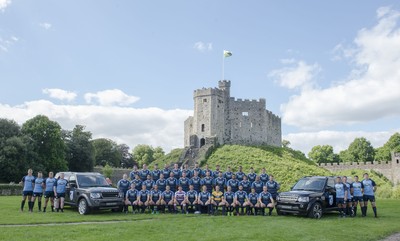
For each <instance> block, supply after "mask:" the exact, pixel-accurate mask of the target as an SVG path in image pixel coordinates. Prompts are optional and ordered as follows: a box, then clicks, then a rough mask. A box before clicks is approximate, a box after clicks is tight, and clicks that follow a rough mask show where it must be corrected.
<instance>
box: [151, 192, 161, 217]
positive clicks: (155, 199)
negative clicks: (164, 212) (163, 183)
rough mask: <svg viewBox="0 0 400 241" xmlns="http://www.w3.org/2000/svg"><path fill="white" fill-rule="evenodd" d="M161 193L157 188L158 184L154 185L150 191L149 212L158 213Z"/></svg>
mask: <svg viewBox="0 0 400 241" xmlns="http://www.w3.org/2000/svg"><path fill="white" fill-rule="evenodd" d="M161 195H162V192H161V191H160V190H158V186H157V185H154V186H153V189H152V190H151V191H150V202H149V205H150V208H151V214H154V213H156V214H158V210H160V206H161Z"/></svg>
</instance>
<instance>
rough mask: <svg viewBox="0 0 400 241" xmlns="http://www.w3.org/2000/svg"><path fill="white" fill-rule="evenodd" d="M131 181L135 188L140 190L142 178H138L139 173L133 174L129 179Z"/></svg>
mask: <svg viewBox="0 0 400 241" xmlns="http://www.w3.org/2000/svg"><path fill="white" fill-rule="evenodd" d="M131 183H135V188H136V190H138V191H140V189H141V188H142V183H143V182H142V179H140V176H139V174H137V175H135V178H134V179H133V180H132V181H131Z"/></svg>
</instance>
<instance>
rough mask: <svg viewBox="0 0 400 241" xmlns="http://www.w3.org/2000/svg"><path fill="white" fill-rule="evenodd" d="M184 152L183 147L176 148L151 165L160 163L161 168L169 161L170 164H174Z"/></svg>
mask: <svg viewBox="0 0 400 241" xmlns="http://www.w3.org/2000/svg"><path fill="white" fill-rule="evenodd" d="M182 152H183V148H176V149H173V150H171V151H170V152H169V153H168V154H166V155H165V156H163V157H162V158H160V159H159V160H156V161H154V162H152V163H151V164H150V166H152V165H154V164H156V163H157V164H158V166H159V167H160V168H164V164H165V163H167V164H168V165H169V166H171V165H173V164H174V163H177V162H178V160H179V157H180V156H181V154H182Z"/></svg>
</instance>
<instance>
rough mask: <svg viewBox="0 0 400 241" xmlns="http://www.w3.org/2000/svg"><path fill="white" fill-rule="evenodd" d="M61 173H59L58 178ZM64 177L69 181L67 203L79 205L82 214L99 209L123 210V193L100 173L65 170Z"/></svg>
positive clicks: (66, 195) (66, 193)
mask: <svg viewBox="0 0 400 241" xmlns="http://www.w3.org/2000/svg"><path fill="white" fill-rule="evenodd" d="M59 175H60V173H57V175H56V178H58V177H59ZM64 179H66V180H67V181H68V185H67V190H66V192H65V204H67V205H70V206H74V207H78V212H79V213H80V214H88V213H89V212H90V211H91V210H99V209H111V210H113V211H117V210H118V211H122V207H123V203H122V201H123V196H122V194H120V192H119V191H118V189H116V188H113V187H111V186H110V185H109V184H108V183H107V181H106V179H105V177H104V176H103V175H101V174H100V173H96V172H64Z"/></svg>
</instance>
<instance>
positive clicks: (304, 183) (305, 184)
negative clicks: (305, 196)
mask: <svg viewBox="0 0 400 241" xmlns="http://www.w3.org/2000/svg"><path fill="white" fill-rule="evenodd" d="M324 186H325V179H321V178H304V179H300V180H299V181H298V182H297V183H296V185H294V187H293V190H294V191H296V190H297V191H321V190H322V189H323V188H324Z"/></svg>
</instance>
